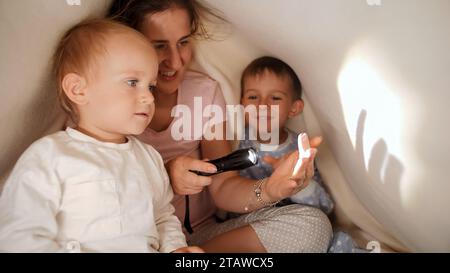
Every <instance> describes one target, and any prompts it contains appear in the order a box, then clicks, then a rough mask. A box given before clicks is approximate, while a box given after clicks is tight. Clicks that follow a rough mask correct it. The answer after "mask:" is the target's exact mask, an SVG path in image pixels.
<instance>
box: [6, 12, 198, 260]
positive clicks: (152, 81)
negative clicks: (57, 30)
mask: <svg viewBox="0 0 450 273" xmlns="http://www.w3.org/2000/svg"><path fill="white" fill-rule="evenodd" d="M157 60H158V59H157V56H156V53H155V51H154V49H153V47H152V46H151V44H150V43H149V42H148V41H147V40H146V38H145V37H144V36H142V35H141V34H140V33H138V32H137V31H135V30H133V29H131V28H128V27H126V26H123V25H121V24H119V23H115V22H112V21H108V20H90V21H85V22H82V23H80V24H78V25H76V26H74V27H73V28H71V29H70V30H69V31H68V32H67V33H66V34H65V35H64V37H63V38H62V39H61V41H60V42H59V45H58V48H57V50H56V53H55V55H54V72H55V76H56V82H57V87H58V94H59V99H60V103H61V106H62V108H63V109H64V110H65V111H66V112H67V113H68V114H69V115H70V117H71V118H72V120H73V121H74V124H75V126H74V128H70V127H68V128H67V129H66V130H65V131H60V132H57V133H55V134H52V135H49V136H46V137H43V138H41V139H39V140H37V141H36V142H34V143H33V144H32V145H31V146H30V147H29V148H28V149H27V150H26V151H25V152H24V153H23V154H22V156H21V157H20V159H19V160H18V162H17V163H16V165H15V167H14V169H13V171H12V173H11V175H10V176H9V178H8V180H7V182H6V184H5V187H4V190H3V193H2V195H1V198H0V251H8V252H34V251H38V252H48V251H49V252H201V249H199V248H197V247H187V245H186V240H185V237H184V234H183V232H182V231H181V224H180V222H179V220H178V219H177V217H176V216H175V215H174V214H173V212H174V208H173V206H172V205H171V203H170V202H171V200H172V197H173V193H172V189H171V187H170V184H169V179H168V176H167V173H166V171H165V169H164V164H163V161H162V159H161V156H160V155H159V154H158V152H156V150H155V149H153V148H152V147H151V146H149V145H146V144H144V143H142V142H140V141H138V140H137V139H136V138H135V137H133V136H131V135H138V134H140V133H142V132H143V131H144V129H145V128H146V127H147V125H148V124H149V123H150V121H151V119H152V117H153V114H154V111H155V105H154V97H153V95H152V92H153V91H154V89H155V85H156V78H157V72H158V61H157Z"/></svg>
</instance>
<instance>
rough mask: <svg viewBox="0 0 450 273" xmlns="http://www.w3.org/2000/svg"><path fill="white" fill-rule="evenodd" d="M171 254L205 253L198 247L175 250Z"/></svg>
mask: <svg viewBox="0 0 450 273" xmlns="http://www.w3.org/2000/svg"><path fill="white" fill-rule="evenodd" d="M172 253H205V251H204V250H203V249H201V248H199V247H198V246H186V247H180V248H178V249H175V250H174V251H172Z"/></svg>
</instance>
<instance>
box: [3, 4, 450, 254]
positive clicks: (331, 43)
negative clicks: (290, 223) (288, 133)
mask: <svg viewBox="0 0 450 273" xmlns="http://www.w3.org/2000/svg"><path fill="white" fill-rule="evenodd" d="M76 2H77V1H63V0H22V1H7V0H0V36H1V37H2V40H1V42H0V59H1V60H2V61H1V66H0V68H1V69H0V71H1V72H0V82H1V84H2V85H1V89H0V92H1V102H0V103H1V107H0V111H1V114H0V128H1V132H2V135H1V136H0V151H1V156H2V157H1V161H0V175H1V179H2V181H4V180H5V178H6V177H7V174H8V172H9V171H10V170H11V167H12V166H13V165H14V163H15V161H16V160H17V158H18V157H19V156H20V154H21V153H22V152H23V151H24V150H25V149H26V147H27V146H28V145H30V144H31V143H32V142H33V141H34V140H36V139H37V138H39V137H41V136H43V135H45V134H48V133H51V132H54V131H56V130H58V129H60V128H62V125H63V123H64V116H63V115H62V114H61V111H60V110H59V108H58V107H55V105H56V97H55V90H54V86H53V85H52V84H51V79H50V58H51V54H52V52H53V50H54V47H55V45H56V42H57V40H58V38H59V37H60V36H61V35H62V33H63V32H64V31H65V30H66V29H68V28H69V27H70V26H71V25H73V24H75V23H76V22H78V21H79V20H81V19H83V18H86V17H92V16H102V15H103V14H104V12H105V11H106V9H107V7H108V5H109V2H110V1H108V0H96V1H84V0H80V4H81V5H69V4H68V3H76ZM206 2H207V3H208V4H209V5H210V6H212V7H215V8H217V9H218V10H220V11H221V12H222V13H223V14H224V16H225V17H226V18H227V19H228V21H229V24H228V25H223V26H221V27H220V26H219V28H221V29H220V30H219V31H218V32H217V33H224V35H222V37H221V38H220V39H217V40H216V41H200V42H198V45H197V47H198V48H197V51H196V56H195V63H194V64H193V66H194V67H196V68H197V69H201V70H203V71H205V72H207V73H208V74H209V75H211V77H213V78H215V79H216V80H218V81H219V82H220V84H221V86H222V88H223V91H224V95H225V98H226V100H227V103H229V104H234V103H238V101H239V92H240V90H239V79H240V73H241V72H242V70H243V68H244V67H245V65H247V64H248V63H249V62H250V61H251V60H252V59H254V58H256V57H259V56H262V55H272V56H276V57H279V58H281V59H283V60H284V61H286V62H287V63H289V64H290V65H291V66H292V67H293V68H294V70H296V71H297V73H298V74H299V76H300V78H301V80H302V83H303V85H304V89H305V90H304V92H305V93H304V94H305V104H306V107H305V111H304V113H303V114H302V115H301V116H300V117H298V118H296V119H295V120H293V121H292V122H291V123H290V127H291V128H292V129H295V130H305V131H307V132H308V133H309V134H310V135H322V136H324V139H325V141H324V143H323V145H322V146H321V147H320V149H319V154H318V160H317V163H318V167H319V169H320V171H321V174H322V176H323V177H324V179H325V180H326V184H327V187H328V189H329V191H330V193H331V194H332V197H333V199H334V200H335V202H336V204H337V208H336V216H337V227H338V228H342V229H344V230H346V231H348V232H350V234H351V235H353V237H354V238H355V239H357V242H358V243H359V244H360V246H361V247H365V246H366V243H367V242H369V241H372V240H375V241H378V242H380V243H381V244H382V246H383V248H384V249H385V250H387V251H390V250H393V251H438V252H448V251H450V232H449V230H450V216H449V215H450V213H449V208H450V198H448V195H449V193H450V183H449V179H448V177H447V173H446V170H447V169H448V168H449V167H450V166H449V163H448V162H450V153H449V151H450V144H449V142H448V141H447V140H448V139H450V129H449V127H448V124H449V118H448V117H449V114H450V113H449V110H448V107H447V102H448V100H449V99H450V93H449V92H447V91H448V87H449V86H450V78H449V77H448V76H447V75H446V74H447V73H448V71H450V52H449V51H448V49H449V48H450V35H449V34H450V33H449V28H448V26H449V25H450V1H448V0H432V1H421V0H390V1H387V0H345V1H344V0H315V1H310V0H277V1H274V0H245V1H244V0H227V1H220V0H209V1H206Z"/></svg>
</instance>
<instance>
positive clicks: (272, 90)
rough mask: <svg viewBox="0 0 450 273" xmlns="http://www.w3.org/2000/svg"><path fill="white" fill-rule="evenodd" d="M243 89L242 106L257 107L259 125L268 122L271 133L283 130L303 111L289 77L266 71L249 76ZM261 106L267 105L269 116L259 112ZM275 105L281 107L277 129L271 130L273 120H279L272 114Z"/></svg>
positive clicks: (301, 103)
mask: <svg viewBox="0 0 450 273" xmlns="http://www.w3.org/2000/svg"><path fill="white" fill-rule="evenodd" d="M243 89H244V90H243V95H242V98H241V104H242V105H244V106H248V105H255V106H256V108H257V111H258V124H259V123H260V122H266V123H267V128H268V131H269V132H272V130H281V129H283V128H284V126H285V124H286V122H287V120H288V119H289V118H291V117H294V116H296V115H297V114H299V113H301V111H302V110H303V102H302V101H301V100H295V99H294V94H293V92H294V91H293V90H292V86H291V82H290V80H289V77H288V76H277V75H276V74H275V73H273V72H270V71H267V70H266V71H264V72H263V73H261V74H257V75H254V76H247V77H246V78H245V79H244V86H243ZM260 105H267V115H264V113H263V112H260V111H259V107H258V106H260ZM273 105H278V107H279V116H278V126H277V128H271V120H272V119H275V118H277V117H276V116H271V114H270V113H271V111H270V109H271V107H272V106H273Z"/></svg>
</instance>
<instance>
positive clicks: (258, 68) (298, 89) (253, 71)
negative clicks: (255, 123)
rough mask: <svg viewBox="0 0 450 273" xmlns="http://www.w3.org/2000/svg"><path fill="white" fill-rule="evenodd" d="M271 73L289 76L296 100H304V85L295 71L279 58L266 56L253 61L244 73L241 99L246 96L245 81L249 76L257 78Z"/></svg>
mask: <svg viewBox="0 0 450 273" xmlns="http://www.w3.org/2000/svg"><path fill="white" fill-rule="evenodd" d="M264 71H270V72H272V73H274V74H275V75H277V76H287V77H288V78H289V79H290V81H291V86H292V90H293V91H294V94H293V95H294V99H295V100H301V99H302V89H303V88H302V83H301V82H300V79H299V78H298V76H297V74H296V73H295V71H294V70H293V69H292V68H291V67H290V66H289V65H288V64H287V63H285V62H283V61H282V60H280V59H278V58H274V57H270V56H264V57H260V58H258V59H255V60H253V61H252V62H251V63H250V64H249V65H248V66H247V67H246V68H245V70H244V72H242V77H241V97H242V96H243V94H244V81H245V79H246V78H247V77H249V76H256V75H259V74H262V73H264Z"/></svg>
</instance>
